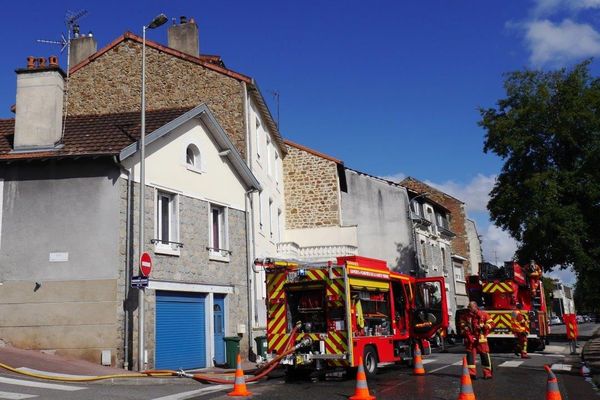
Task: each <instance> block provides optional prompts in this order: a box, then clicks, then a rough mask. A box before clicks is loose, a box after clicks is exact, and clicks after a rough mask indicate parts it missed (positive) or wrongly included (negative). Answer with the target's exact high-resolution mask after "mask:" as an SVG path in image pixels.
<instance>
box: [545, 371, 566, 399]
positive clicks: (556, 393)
mask: <svg viewBox="0 0 600 400" xmlns="http://www.w3.org/2000/svg"><path fill="white" fill-rule="evenodd" d="M544 368H545V369H546V372H548V383H547V384H546V400H562V397H561V395H560V390H559V389H558V379H556V375H554V372H552V369H551V368H550V366H549V365H544Z"/></svg>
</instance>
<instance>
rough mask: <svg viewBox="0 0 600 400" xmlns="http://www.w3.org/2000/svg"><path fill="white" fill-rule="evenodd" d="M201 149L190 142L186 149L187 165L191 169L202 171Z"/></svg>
mask: <svg viewBox="0 0 600 400" xmlns="http://www.w3.org/2000/svg"><path fill="white" fill-rule="evenodd" d="M201 161H202V160H201V157H200V150H199V149H198V146H196V145H195V144H189V145H188V146H187V148H186V149H185V165H186V167H187V168H188V169H189V170H192V171H196V172H201V171H202V169H203V168H202V163H201Z"/></svg>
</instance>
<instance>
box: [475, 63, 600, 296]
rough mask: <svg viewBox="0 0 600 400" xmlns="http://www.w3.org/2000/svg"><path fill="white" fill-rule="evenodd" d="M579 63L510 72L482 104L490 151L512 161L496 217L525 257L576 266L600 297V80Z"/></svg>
mask: <svg viewBox="0 0 600 400" xmlns="http://www.w3.org/2000/svg"><path fill="white" fill-rule="evenodd" d="M590 63H591V61H585V62H583V63H581V64H578V65H576V66H575V67H574V68H572V69H561V70H558V71H551V72H543V71H532V70H524V71H518V72H513V73H510V74H507V75H506V79H505V82H504V88H505V90H506V97H505V98H503V99H500V100H499V101H498V103H497V105H496V107H493V108H487V109H483V108H482V109H480V113H481V117H482V118H481V120H480V121H479V125H480V126H482V127H483V128H484V129H485V130H486V131H487V133H486V136H485V144H484V151H485V152H486V153H488V152H492V153H495V154H496V155H498V156H499V157H500V158H501V159H502V160H503V162H504V165H503V167H502V170H501V172H500V174H499V176H498V179H497V182H496V184H495V186H494V188H493V189H492V192H491V193H490V196H491V199H490V202H489V203H488V210H489V211H490V215H491V218H492V220H493V221H494V223H495V224H496V225H497V226H499V227H501V228H503V229H505V230H506V231H508V232H509V233H510V235H511V236H512V237H513V238H515V239H516V240H517V242H518V243H519V247H518V250H517V254H516V255H517V258H518V259H519V260H520V261H522V262H527V261H528V260H530V259H535V260H536V261H537V262H539V263H540V264H541V265H543V266H544V269H545V270H546V271H548V270H551V269H553V268H556V267H559V268H567V267H573V268H574V270H575V272H576V275H577V279H578V283H579V284H578V286H577V288H578V291H580V293H579V295H580V296H581V298H582V299H585V302H586V303H589V304H600V267H599V265H600V264H599V262H598V260H600V80H599V79H598V78H595V77H592V76H591V74H590V70H589V66H590Z"/></svg>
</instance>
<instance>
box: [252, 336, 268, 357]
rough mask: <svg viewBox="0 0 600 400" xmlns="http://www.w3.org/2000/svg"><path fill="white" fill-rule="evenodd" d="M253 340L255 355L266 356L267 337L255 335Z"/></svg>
mask: <svg viewBox="0 0 600 400" xmlns="http://www.w3.org/2000/svg"><path fill="white" fill-rule="evenodd" d="M254 341H255V342H256V355H257V356H261V357H262V358H263V359H265V358H267V337H266V336H257V337H255V338H254Z"/></svg>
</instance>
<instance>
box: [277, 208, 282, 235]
mask: <svg viewBox="0 0 600 400" xmlns="http://www.w3.org/2000/svg"><path fill="white" fill-rule="evenodd" d="M277 242H278V243H281V210H280V209H277Z"/></svg>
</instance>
